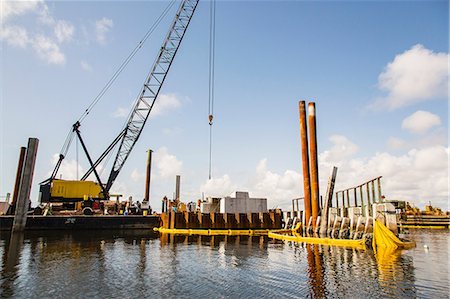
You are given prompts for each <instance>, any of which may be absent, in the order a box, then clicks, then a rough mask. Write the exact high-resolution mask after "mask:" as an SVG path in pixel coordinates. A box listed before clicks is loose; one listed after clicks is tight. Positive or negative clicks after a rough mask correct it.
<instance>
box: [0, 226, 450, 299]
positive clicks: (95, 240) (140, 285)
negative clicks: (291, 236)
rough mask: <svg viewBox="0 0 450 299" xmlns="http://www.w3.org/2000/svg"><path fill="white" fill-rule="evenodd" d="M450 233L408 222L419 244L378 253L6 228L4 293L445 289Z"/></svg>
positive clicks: (243, 294)
mask: <svg viewBox="0 0 450 299" xmlns="http://www.w3.org/2000/svg"><path fill="white" fill-rule="evenodd" d="M449 236H450V234H449V231H448V230H411V231H410V235H409V236H408V237H409V238H411V239H414V240H415V241H416V242H417V247H416V248H415V249H412V250H408V251H404V252H378V253H377V254H374V253H373V252H372V251H358V250H353V249H344V248H338V247H329V246H320V245H305V244H293V243H289V242H282V241H274V240H269V239H267V237H246V236H240V237H239V236H227V237H223V236H221V237H218V236H202V237H199V236H190V237H185V236H173V235H164V236H161V237H159V236H157V235H151V234H150V233H148V232H140V231H139V232H137V231H134V232H131V231H128V232H70V233H68V232H58V233H56V232H33V233H26V234H25V235H14V236H12V237H11V236H10V235H9V234H5V233H2V235H1V237H0V256H1V257H2V259H1V261H0V262H1V272H0V294H1V295H0V296H1V297H16V298H36V297H41V298H42V297H58V298H86V297H102V298H108V297H113V298H118V297H123V298H138V297H141V298H142V297H147V298H148V297H152V298H158V297H164V298H174V297H176V298H194V297H195V298H223V297H231V298H237V297H240V298H270V297H279V298H299V297H300V298H303V297H316V298H321V297H330V298H337V297H339V298H364V297H367V298H369V297H384V298H386V297H387V298H414V297H420V298H448V297H449V294H450V293H449V292H450V288H449V281H450V280H449V251H448V249H449V243H450V238H449ZM424 245H427V246H428V249H427V248H425V247H424Z"/></svg>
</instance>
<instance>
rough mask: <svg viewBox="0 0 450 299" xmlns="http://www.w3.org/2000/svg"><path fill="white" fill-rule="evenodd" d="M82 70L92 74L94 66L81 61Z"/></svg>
mask: <svg viewBox="0 0 450 299" xmlns="http://www.w3.org/2000/svg"><path fill="white" fill-rule="evenodd" d="M80 66H81V68H82V69H83V70H84V71H86V72H92V66H91V65H90V64H89V63H87V62H86V61H84V60H82V61H80Z"/></svg>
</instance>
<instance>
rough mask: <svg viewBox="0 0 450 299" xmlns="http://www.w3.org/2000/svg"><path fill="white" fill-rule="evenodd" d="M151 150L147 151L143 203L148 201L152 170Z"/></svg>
mask: <svg viewBox="0 0 450 299" xmlns="http://www.w3.org/2000/svg"><path fill="white" fill-rule="evenodd" d="M152 152H153V151H152V150H151V149H149V150H148V151H147V169H146V172H145V195H144V201H149V200H150V177H151V170H152Z"/></svg>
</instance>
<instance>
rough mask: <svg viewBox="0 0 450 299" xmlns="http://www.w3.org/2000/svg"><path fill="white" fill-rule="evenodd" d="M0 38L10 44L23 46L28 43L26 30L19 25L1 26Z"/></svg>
mask: <svg viewBox="0 0 450 299" xmlns="http://www.w3.org/2000/svg"><path fill="white" fill-rule="evenodd" d="M0 40H4V41H6V42H7V43H8V45H10V46H14V47H20V48H25V47H26V46H27V44H28V40H29V39H28V33H27V30H26V29H25V28H23V27H20V26H15V25H13V26H2V28H1V30H0Z"/></svg>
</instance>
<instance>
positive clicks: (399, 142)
mask: <svg viewBox="0 0 450 299" xmlns="http://www.w3.org/2000/svg"><path fill="white" fill-rule="evenodd" d="M387 145H388V147H389V148H391V149H401V148H403V147H405V145H406V142H405V141H404V140H403V139H400V138H397V137H389V139H388V141H387Z"/></svg>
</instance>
